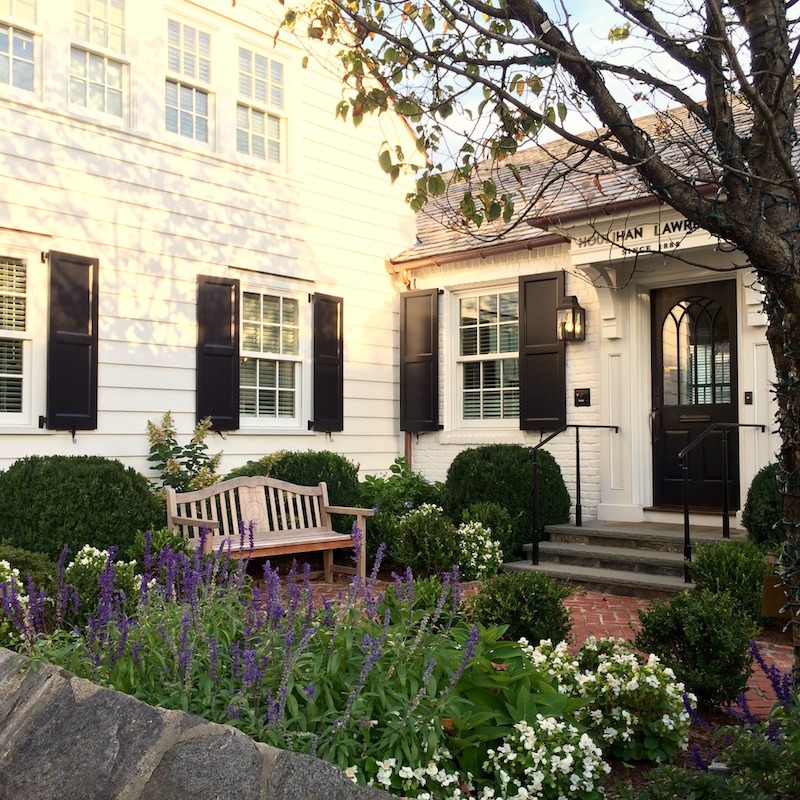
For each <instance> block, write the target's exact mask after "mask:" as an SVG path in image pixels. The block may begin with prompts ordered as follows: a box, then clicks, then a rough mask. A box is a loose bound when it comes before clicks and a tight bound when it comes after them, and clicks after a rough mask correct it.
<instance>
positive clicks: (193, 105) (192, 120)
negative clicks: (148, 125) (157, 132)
mask: <svg viewBox="0 0 800 800" xmlns="http://www.w3.org/2000/svg"><path fill="white" fill-rule="evenodd" d="M164 104H165V122H166V126H167V130H168V131H170V132H171V133H179V134H180V135H181V136H188V137H189V138H190V139H196V140H197V141H198V142H207V141H208V92H204V91H203V90H202V89H195V88H194V87H193V86H187V85H186V84H184V83H180V82H179V81H172V80H169V79H168V80H167V82H166V85H165V96H164Z"/></svg>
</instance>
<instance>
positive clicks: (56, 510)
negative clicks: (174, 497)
mask: <svg viewBox="0 0 800 800" xmlns="http://www.w3.org/2000/svg"><path fill="white" fill-rule="evenodd" d="M164 519H165V516H164V506H163V502H162V500H161V499H160V498H159V497H157V496H156V494H155V493H154V492H153V491H152V490H151V486H150V483H149V481H148V480H147V478H145V477H144V475H141V474H140V473H138V472H137V471H136V470H134V469H132V468H130V467H125V466H124V465H123V464H122V463H121V462H119V461H115V460H113V459H108V458H101V457H100V456H30V457H28V458H23V459H20V460H19V461H16V462H15V463H14V464H12V465H11V466H10V467H9V468H8V470H6V471H5V472H3V473H0V525H1V526H2V527H0V537H1V538H3V539H7V540H8V541H9V543H10V544H13V545H16V546H17V547H22V548H24V549H26V550H34V551H37V552H41V553H44V554H45V555H47V556H49V557H50V558H51V559H54V560H57V559H58V558H59V556H60V554H61V550H62V548H63V547H64V545H67V546H68V547H69V549H70V552H71V553H72V554H73V555H74V554H75V553H77V552H78V551H79V550H80V549H81V548H82V547H83V546H84V545H85V544H91V545H93V546H95V547H97V548H99V549H101V550H103V549H107V548H108V547H110V546H112V545H117V546H118V547H119V549H120V551H122V552H125V551H127V550H128V548H129V547H130V546H131V545H132V544H133V540H134V537H135V535H136V533H137V531H140V530H146V529H148V528H150V529H152V528H160V527H163V525H164Z"/></svg>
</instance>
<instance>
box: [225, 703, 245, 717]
mask: <svg viewBox="0 0 800 800" xmlns="http://www.w3.org/2000/svg"><path fill="white" fill-rule="evenodd" d="M225 716H226V717H227V718H228V719H239V717H241V716H242V709H241V708H240V707H239V706H238V705H236V704H234V703H228V705H227V706H225Z"/></svg>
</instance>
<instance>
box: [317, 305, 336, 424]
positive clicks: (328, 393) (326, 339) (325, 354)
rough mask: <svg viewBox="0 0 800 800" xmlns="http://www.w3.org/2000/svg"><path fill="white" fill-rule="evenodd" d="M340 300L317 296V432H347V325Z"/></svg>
mask: <svg viewBox="0 0 800 800" xmlns="http://www.w3.org/2000/svg"><path fill="white" fill-rule="evenodd" d="M342 311H343V302H342V298H341V297H331V296H330V295H327V294H315V295H314V298H313V315H314V375H313V381H314V411H313V413H314V420H313V422H312V428H313V429H314V430H315V431H341V430H343V429H344V334H343V331H344V326H343V323H342Z"/></svg>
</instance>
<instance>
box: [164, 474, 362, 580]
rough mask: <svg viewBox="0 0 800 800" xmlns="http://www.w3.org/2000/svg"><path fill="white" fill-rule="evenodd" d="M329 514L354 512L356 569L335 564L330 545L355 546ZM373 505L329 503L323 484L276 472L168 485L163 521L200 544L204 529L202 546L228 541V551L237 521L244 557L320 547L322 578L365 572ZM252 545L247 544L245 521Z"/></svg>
mask: <svg viewBox="0 0 800 800" xmlns="http://www.w3.org/2000/svg"><path fill="white" fill-rule="evenodd" d="M332 514H346V515H351V516H355V518H356V525H357V526H358V529H359V530H360V531H361V546H360V549H361V552H360V559H359V561H358V569H357V570H356V568H354V567H342V566H339V565H334V563H333V551H334V550H338V549H341V548H348V547H353V546H354V541H353V537H352V535H351V534H345V533H338V532H337V531H335V530H334V529H333V526H332V524H331V515H332ZM372 514H373V511H372V510H371V509H366V508H347V507H345V506H332V505H330V504H329V503H328V487H327V485H326V484H325V483H320V484H319V486H297V485H295V484H293V483H287V482H286V481H279V480H276V479H275V478H267V477H254V478H233V479H232V480H228V481H222V482H221V483H216V484H214V485H213V486H209V487H208V488H206V489H200V490H198V491H195V492H181V493H178V492H176V491H175V490H174V489H171V488H169V487H168V488H167V527H168V528H169V529H170V530H171V531H180V532H181V533H183V535H184V536H186V537H187V538H188V539H189V540H190V542H192V543H193V544H194V546H195V547H199V546H200V540H201V537H200V531H201V530H202V529H204V528H205V529H207V530H208V535H207V536H206V539H205V550H206V552H212V551H214V550H217V549H218V548H219V547H220V545H223V546H225V547H227V546H228V544H229V543H230V552H231V555H233V556H237V557H238V556H239V555H240V544H241V542H242V539H241V533H240V524H242V525H244V530H245V536H244V547H243V549H242V550H241V554H242V555H244V556H245V557H259V556H273V555H286V554H291V553H306V552H315V551H322V561H323V567H324V572H325V580H326V581H331V580H333V573H334V571H335V572H341V573H346V574H348V575H355V574H359V575H360V576H361V577H362V578H365V577H366V563H365V561H366V518H367V517H371V516H372ZM251 524H252V528H253V546H252V548H251V547H250V533H249V530H250V526H251Z"/></svg>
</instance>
